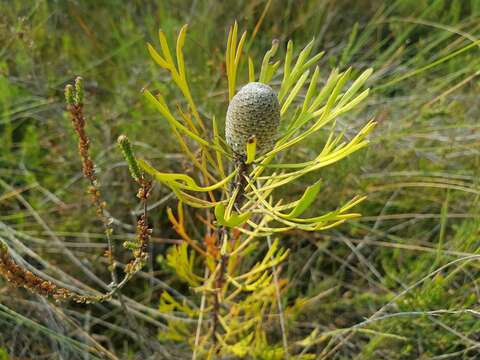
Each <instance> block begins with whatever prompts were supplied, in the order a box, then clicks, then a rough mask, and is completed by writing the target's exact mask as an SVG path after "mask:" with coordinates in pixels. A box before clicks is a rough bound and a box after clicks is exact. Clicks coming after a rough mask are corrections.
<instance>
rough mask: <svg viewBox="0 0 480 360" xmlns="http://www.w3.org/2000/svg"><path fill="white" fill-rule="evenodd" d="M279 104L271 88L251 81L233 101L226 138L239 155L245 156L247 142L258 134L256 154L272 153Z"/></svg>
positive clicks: (230, 107) (227, 122) (229, 112)
mask: <svg viewBox="0 0 480 360" xmlns="http://www.w3.org/2000/svg"><path fill="white" fill-rule="evenodd" d="M279 122H280V105H279V103H278V99H277V95H276V94H275V92H274V91H273V90H272V88H271V87H270V86H268V85H265V84H262V83H258V82H251V83H249V84H247V85H245V86H244V87H242V88H241V89H240V91H239V92H238V93H237V94H236V95H235V96H234V97H233V98H232V101H231V102H230V105H229V106H228V110H227V121H226V125H225V137H226V139H227V143H228V144H229V145H230V147H231V148H232V150H233V152H234V153H235V154H237V155H245V151H246V150H245V145H246V143H247V140H248V139H249V138H250V137H251V136H252V135H255V137H256V138H257V154H259V155H260V154H264V153H266V152H268V151H270V150H271V149H272V148H273V146H274V145H275V141H276V140H277V129H278V124H279Z"/></svg>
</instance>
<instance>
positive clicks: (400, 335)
mask: <svg viewBox="0 0 480 360" xmlns="http://www.w3.org/2000/svg"><path fill="white" fill-rule="evenodd" d="M263 13H264V14H265V17H264V19H263V22H261V26H260V28H259V31H258V33H257V35H256V39H255V42H254V43H253V44H252V47H251V49H250V53H251V54H252V56H254V57H255V58H257V59H261V57H263V54H264V52H265V51H266V50H267V49H268V48H269V47H270V43H271V40H272V39H274V38H276V39H279V40H280V43H281V44H282V46H284V45H285V44H286V41H287V40H288V39H293V40H294V42H295V43H296V44H297V45H298V46H300V45H301V44H306V43H307V42H308V41H309V40H310V39H311V38H312V37H314V36H315V45H314V51H320V50H325V51H326V55H325V56H324V58H322V59H321V61H320V69H321V75H320V78H321V79H323V80H325V79H326V77H327V76H328V74H329V72H330V70H331V69H332V68H333V67H339V68H340V69H345V68H346V67H347V66H353V68H354V70H355V71H356V72H358V73H360V72H361V71H362V70H364V69H365V68H368V67H373V68H374V70H375V72H374V74H373V76H372V77H371V78H370V80H369V84H368V85H369V86H371V87H372V88H373V93H372V95H371V96H370V97H369V98H368V99H367V101H365V102H364V103H363V105H362V107H361V108H360V109H358V110H357V111H356V112H354V113H351V114H349V115H348V116H344V117H343V118H342V119H341V121H340V124H339V125H340V127H341V128H343V129H344V131H345V132H346V134H347V135H348V134H349V133H352V134H353V133H354V129H358V128H359V127H360V126H361V125H362V124H365V123H366V121H367V120H368V119H369V118H371V117H372V116H375V117H376V118H377V121H378V123H379V125H378V126H377V128H376V129H375V131H374V134H373V136H372V137H371V141H372V144H371V145H370V146H369V147H368V148H367V149H364V150H362V151H360V152H359V153H357V154H355V155H354V156H352V157H350V158H348V159H347V160H344V161H342V162H340V163H339V164H337V165H336V166H334V167H333V168H328V169H326V170H322V172H321V174H315V176H317V177H318V176H321V177H322V178H323V179H324V184H325V185H324V186H323V188H322V192H321V195H320V196H319V199H318V202H317V203H316V204H315V205H314V207H315V208H316V209H322V210H328V209H331V208H334V207H335V206H336V205H337V204H339V203H340V201H344V200H347V199H349V198H351V197H352V195H353V194H357V193H364V194H366V195H368V200H367V201H365V202H364V203H363V204H362V205H360V206H359V207H358V208H357V210H358V211H359V212H361V213H362V214H363V215H364V216H363V217H362V218H360V219H358V220H355V221H350V222H349V223H347V224H344V225H342V226H340V227H338V228H335V229H332V230H329V231H325V232H321V233H318V234H312V233H301V232H296V233H291V234H289V235H288V236H287V237H285V238H283V239H282V243H283V245H285V246H286V247H289V248H290V249H291V254H290V256H289V258H288V261H287V263H285V264H284V265H283V276H284V277H285V278H288V279H289V283H290V285H289V286H288V291H287V292H286V293H285V294H284V301H285V303H288V304H294V303H295V301H296V299H298V298H302V297H309V298H312V297H313V298H314V300H313V301H309V302H308V303H307V304H304V305H303V308H302V309H301V312H300V313H299V315H298V316H297V317H295V318H290V319H289V323H288V324H287V325H288V327H289V329H290V332H291V334H292V338H293V339H294V340H295V341H299V340H301V339H304V341H307V342H308V344H307V345H308V346H307V347H306V348H307V349H308V351H309V352H314V353H316V354H318V358H320V359H321V358H325V359H476V358H478V356H479V355H478V354H479V353H480V349H479V347H480V336H479V331H480V322H479V321H478V320H479V319H478V317H479V316H480V313H479V312H478V311H477V310H479V305H480V304H479V297H480V289H479V287H478V285H479V283H478V281H479V275H480V273H479V262H478V256H479V255H478V254H477V253H478V250H477V249H478V247H479V235H480V219H479V195H480V183H479V179H480V177H479V175H480V174H479V168H480V167H479V165H480V156H479V150H480V131H479V127H480V125H479V122H478V120H479V114H480V107H479V103H478V93H479V90H480V86H479V81H478V75H480V56H479V50H478V47H479V46H480V43H479V42H478V35H480V21H479V20H480V1H478V0H450V1H449V0H394V1H380V0H360V1H351V0H344V1H338V0H314V1H297V0H286V1H280V0H273V1H269V2H266V1H263V0H262V1H260V0H258V1H256V0H251V1H231V2H230V1H222V2H220V1H213V0H203V1H157V2H150V1H140V0H133V1H128V2H126V1H125V2H119V1H115V0H109V1H102V2H96V1H53V0H52V1H46V0H37V1H33V0H29V1H23V0H11V1H7V0H3V1H0V189H1V190H0V238H1V239H2V240H3V241H5V242H6V243H7V244H8V245H9V247H10V248H11V250H12V254H13V255H14V258H15V259H16V261H18V262H19V263H21V264H23V265H24V266H26V267H29V268H36V269H38V270H39V271H41V272H42V273H44V274H45V275H47V276H51V277H53V278H56V279H59V280H60V281H63V282H67V283H72V281H76V283H75V284H76V285H77V286H88V287H92V288H100V289H101V288H102V286H105V283H104V282H108V280H107V279H108V278H109V274H108V270H107V266H106V260H105V258H104V257H103V256H102V253H103V251H104V250H105V247H106V245H105V241H104V236H103V234H102V231H103V230H102V226H101V224H100V223H99V222H98V221H96V219H95V210H94V209H92V207H91V206H90V204H89V201H88V197H87V196H85V188H86V186H85V183H84V181H83V180H82V177H81V169H80V164H79V161H78V155H77V148H76V144H75V138H74V136H73V133H72V129H71V124H70V120H69V119H68V117H67V114H66V112H65V106H64V101H63V88H64V85H65V84H66V83H67V82H71V81H72V79H73V78H74V77H75V76H76V75H82V76H83V77H84V78H85V79H86V84H85V87H86V92H87V94H86V98H87V103H86V111H87V116H88V121H89V125H88V132H89V135H90V137H91V139H92V152H93V155H94V158H95V162H96V164H97V166H98V169H97V171H98V174H99V178H100V180H101V184H102V192H103V194H104V196H105V198H106V200H107V202H108V203H109V208H110V211H111V215H112V216H113V217H114V219H115V221H114V226H115V235H114V239H116V240H118V244H121V243H122V242H123V241H124V240H125V239H128V238H132V237H134V233H135V226H134V224H135V219H136V216H137V215H138V214H139V213H140V211H141V209H138V208H136V206H137V204H138V202H137V201H136V199H135V186H134V184H132V182H131V181H130V179H129V175H128V171H127V170H126V164H125V163H124V162H123V159H122V157H121V154H120V152H119V151H118V149H117V146H116V138H117V136H118V135H120V134H121V133H127V134H128V135H129V137H130V139H132V140H135V141H134V144H135V146H136V149H137V152H138V154H139V155H142V156H146V157H147V156H148V158H149V159H155V160H156V164H157V168H160V167H162V168H164V169H172V170H175V171H182V169H184V167H185V166H187V165H188V164H186V163H185V162H184V161H183V160H184V159H183V158H182V157H181V156H179V154H178V149H177V148H176V146H175V145H174V143H173V142H170V141H169V137H168V128H167V124H166V122H165V121H163V120H162V119H160V117H159V115H158V113H156V112H155V111H154V109H152V108H150V107H149V106H148V105H147V104H146V103H145V101H144V100H143V99H142V97H141V96H140V90H141V89H142V88H143V87H145V86H148V87H149V88H150V89H161V90H162V93H163V94H165V96H166V97H167V98H168V99H170V100H171V101H175V99H177V98H179V94H178V93H177V92H176V90H175V89H174V87H173V86H171V84H169V82H168V81H165V79H167V76H166V73H164V72H162V71H161V70H160V69H159V68H158V67H157V66H156V65H155V64H154V62H153V61H152V60H151V59H150V57H149V55H148V53H147V50H146V45H145V44H146V42H147V41H149V42H152V43H155V44H157V43H156V41H157V37H156V33H157V30H158V28H159V27H161V28H162V29H163V30H164V31H165V33H166V34H167V35H169V36H171V39H173V37H174V36H175V34H176V32H177V31H178V29H179V28H180V27H181V25H183V24H184V23H189V24H190V28H189V37H188V40H187V43H186V45H185V46H186V47H185V54H187V55H186V61H187V65H188V72H189V77H190V83H191V85H192V88H193V92H194V95H195V97H196V99H197V103H198V104H199V105H200V111H201V112H202V113H205V114H215V115H216V116H217V119H223V118H224V114H225V110H226V109H225V104H226V99H227V96H228V91H226V89H227V86H226V77H225V70H224V65H223V62H224V57H223V53H224V50H225V42H226V34H227V29H228V27H229V26H230V25H231V24H232V22H233V21H234V20H237V21H238V22H239V25H240V29H246V30H249V31H250V33H251V32H252V30H253V29H254V28H255V26H256V25H257V24H258V23H259V19H261V18H262V14H263ZM258 61H260V60H258ZM320 141H321V139H311V140H310V141H309V143H308V144H307V146H305V148H303V151H302V152H301V153H299V154H298V155H297V156H298V158H299V159H304V158H307V157H308V155H309V154H311V153H314V149H317V148H318V146H317V145H318V144H319V143H320ZM311 180H312V178H310V179H307V178H306V179H304V181H305V182H307V181H308V182H309V183H311ZM302 181H303V180H302ZM304 187H305V185H304V184H303V183H302V182H301V181H300V182H299V183H298V188H292V189H291V193H290V195H292V196H295V197H298V196H299V194H301V192H302V190H303V189H304ZM152 199H153V200H152V201H151V206H152V211H150V217H151V219H150V221H151V223H152V224H153V226H154V232H153V238H152V245H151V249H150V252H151V255H152V256H151V257H150V262H149V264H148V265H147V267H146V268H145V269H144V272H142V273H141V274H140V275H138V276H137V277H136V279H135V280H134V281H133V282H132V284H130V286H128V287H127V288H126V289H125V291H124V293H125V295H126V296H127V297H128V301H129V306H130V308H131V309H132V310H131V314H130V316H125V314H124V312H122V310H121V307H120V306H116V305H115V304H113V303H106V304H101V305H99V304H97V305H92V306H85V305H75V304H68V303H67V304H65V303H54V302H50V301H47V300H45V299H43V298H40V297H38V296H35V295H31V294H28V293H27V292H26V291H24V290H18V289H16V290H12V288H10V287H8V286H7V284H6V283H5V282H3V280H0V281H2V282H0V329H1V331H0V359H3V358H4V359H9V358H10V356H11V358H35V359H41V358H49V359H50V358H51V359H87V358H102V357H103V355H99V353H98V349H99V348H100V347H103V348H105V349H107V350H108V351H109V352H110V355H109V357H110V358H120V359H127V358H131V359H135V358H153V359H154V358H162V355H161V354H162V352H163V350H168V351H173V352H175V353H176V354H178V355H177V356H178V357H179V358H183V357H185V358H189V355H188V352H187V349H186V348H184V347H183V345H182V344H181V343H175V342H171V341H165V340H161V341H159V337H161V336H160V335H161V333H162V329H163V328H164V318H162V313H161V312H159V311H158V305H159V298H160V294H161V293H162V291H163V290H165V289H168V290H169V291H173V292H174V294H175V295H176V296H178V298H179V299H182V298H183V296H184V295H186V294H187V293H188V289H185V288H182V287H181V285H180V284H179V283H178V282H177V281H176V279H175V277H173V276H172V271H171V269H169V268H167V267H165V266H164V265H163V263H162V261H161V259H162V257H163V256H164V255H165V251H166V249H167V248H168V247H169V246H170V245H171V244H172V243H176V242H178V241H179V239H178V238H177V236H176V235H175V233H174V231H173V230H172V229H171V225H170V224H169V222H168V219H167V218H166V215H165V208H166V207H167V206H174V204H175V199H174V198H173V197H172V196H171V195H169V192H168V191H167V189H165V188H163V187H161V186H156V187H155V188H154V190H153V195H152ZM186 215H187V216H190V220H189V221H190V223H191V226H192V228H195V226H196V225H195V224H196V221H197V220H196V219H195V217H194V216H193V214H186ZM127 258H128V254H127V253H125V258H124V259H123V260H125V261H127ZM74 259H77V260H78V259H79V260H80V261H77V262H75V261H74ZM120 260H122V258H120ZM89 270H91V271H93V272H94V273H95V274H98V277H99V278H100V279H101V280H99V279H95V278H93V277H92V276H90V275H89ZM378 311H380V312H379V313H378ZM348 330H350V331H348ZM311 334H313V336H311V337H308V336H309V335H311ZM272 336H273V337H275V336H278V339H279V338H280V333H279V332H278V333H277V334H276V335H275V332H274V333H273V334H272ZM307 337H308V338H307ZM89 356H90V357H89Z"/></svg>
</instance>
